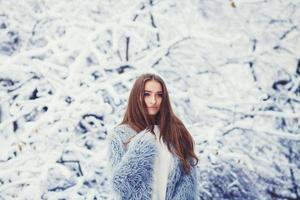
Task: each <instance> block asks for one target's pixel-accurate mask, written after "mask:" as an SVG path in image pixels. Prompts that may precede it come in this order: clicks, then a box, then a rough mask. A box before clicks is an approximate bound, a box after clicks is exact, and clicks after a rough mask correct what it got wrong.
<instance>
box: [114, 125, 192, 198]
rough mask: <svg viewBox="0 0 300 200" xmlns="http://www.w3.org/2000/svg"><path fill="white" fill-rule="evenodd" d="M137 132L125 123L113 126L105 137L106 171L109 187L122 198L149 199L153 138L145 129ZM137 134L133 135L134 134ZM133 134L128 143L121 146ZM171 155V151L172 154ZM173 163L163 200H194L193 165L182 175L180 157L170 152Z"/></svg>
mask: <svg viewBox="0 0 300 200" xmlns="http://www.w3.org/2000/svg"><path fill="white" fill-rule="evenodd" d="M136 134H137V133H136V132H135V131H134V130H133V129H131V128H130V127H129V126H128V125H126V124H122V125H119V126H117V127H116V128H114V130H113V131H112V132H111V134H110V135H109V137H108V142H109V143H108V144H109V150H108V154H109V156H108V157H109V159H108V161H109V171H110V172H111V174H110V182H111V184H112V190H113V192H114V193H116V195H117V196H118V197H117V199H122V200H127V199H128V200H151V198H152V197H151V195H152V180H153V176H152V175H153V166H154V159H155V156H156V153H157V149H156V145H155V137H154V135H152V133H150V132H149V131H147V130H144V131H141V132H140V133H138V134H137V135H136ZM134 135H136V136H134ZM132 136H134V137H133V139H132V140H131V141H130V143H129V144H128V146H127V147H126V146H125V145H124V143H125V142H127V141H128V140H129V138H131V137H132ZM172 155H173V154H172ZM173 160H174V161H173V162H174V164H173V165H174V166H173V168H172V170H171V171H170V173H169V177H168V182H167V192H166V200H194V199H197V195H198V194H197V188H198V187H197V177H196V167H192V168H191V171H190V173H189V174H188V175H185V174H184V172H183V168H182V167H181V163H180V160H179V159H178V157H177V156H175V155H173Z"/></svg>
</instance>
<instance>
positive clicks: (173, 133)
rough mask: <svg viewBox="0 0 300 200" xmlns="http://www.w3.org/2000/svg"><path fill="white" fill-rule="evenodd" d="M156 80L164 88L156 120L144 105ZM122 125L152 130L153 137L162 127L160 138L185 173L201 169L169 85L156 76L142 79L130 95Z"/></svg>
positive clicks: (142, 77) (136, 83) (137, 81)
mask: <svg viewBox="0 0 300 200" xmlns="http://www.w3.org/2000/svg"><path fill="white" fill-rule="evenodd" d="M149 80H155V81H157V82H158V83H160V84H161V86H162V90H163V91H162V93H163V94H162V95H163V96H162V102H161V105H160V110H159V112H158V113H157V114H156V115H155V118H154V119H153V117H151V116H149V115H148V114H147V110H146V103H145V101H144V89H145V83H146V82H147V81H149ZM122 124H128V125H129V126H130V127H131V128H132V129H134V130H135V131H136V132H140V131H142V130H144V129H149V130H151V131H152V133H153V128H154V125H155V124H157V125H159V128H160V137H161V138H162V139H163V141H164V142H165V143H166V144H167V146H168V149H169V151H170V152H172V153H175V154H176V155H177V156H178V157H179V159H180V161H181V164H182V166H183V169H184V172H185V173H186V174H187V173H189V172H190V169H191V165H193V166H194V165H197V163H198V158H197V156H196V154H195V152H194V141H193V138H192V136H191V134H190V133H189V131H188V130H187V129H186V127H185V126H184V124H183V123H182V121H181V120H180V119H179V118H178V117H176V115H175V114H174V112H173V110H172V107H171V103H170V99H169V94H168V90H167V87H166V84H165V83H164V81H163V80H162V78H161V77H159V76H158V75H155V74H142V75H141V76H139V77H138V78H137V79H136V81H135V83H134V85H133V88H132V90H131V92H130V95H129V100H128V106H127V110H126V112H125V115H124V118H123V121H122Z"/></svg>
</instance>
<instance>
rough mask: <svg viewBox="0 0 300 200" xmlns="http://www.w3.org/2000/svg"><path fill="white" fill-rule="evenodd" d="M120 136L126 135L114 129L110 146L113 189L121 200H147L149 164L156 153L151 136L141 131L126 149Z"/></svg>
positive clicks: (150, 173)
mask: <svg viewBox="0 0 300 200" xmlns="http://www.w3.org/2000/svg"><path fill="white" fill-rule="evenodd" d="M120 134H126V133H124V132H120V131H118V130H115V132H114V133H113V135H112V136H111V139H110V145H109V153H110V154H109V162H110V165H111V168H112V176H111V177H112V187H113V190H114V191H115V192H117V193H118V194H119V196H120V197H121V199H122V200H125V199H130V200H135V199H145V200H147V199H149V200H150V199H151V192H152V185H151V183H152V173H153V166H152V165H153V162H154V158H155V153H156V149H155V145H154V137H153V135H151V133H149V132H147V131H142V132H140V133H138V134H137V135H136V136H135V137H134V138H133V139H132V140H131V142H130V143H129V145H128V146H127V149H126V148H125V146H124V144H123V142H124V141H123V138H122V135H120ZM123 136H124V135H123Z"/></svg>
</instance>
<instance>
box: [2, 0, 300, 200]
mask: <svg viewBox="0 0 300 200" xmlns="http://www.w3.org/2000/svg"><path fill="white" fill-rule="evenodd" d="M299 19H300V1H299V0H232V1H230V0H214V1H212V0H185V1H183V0H182V1H181V0H159V1H158V0H130V1H125V0H118V1H117V0H89V1H81V0H70V1H62V0H47V1H46V0H27V1H25V0H24V1H17V0H0V199H1V200H4V199H5V200H6V199H72V200H74V199H75V200H77V199H109V198H110V192H109V184H108V182H107V170H109V169H107V168H106V162H107V161H106V147H107V146H106V140H105V139H106V137H107V134H109V131H110V130H111V129H112V128H113V127H114V126H115V125H116V124H117V123H119V122H120V120H121V117H122V115H123V112H124V109H125V107H126V102H127V97H128V94H129V90H130V89H131V86H132V84H133V81H134V79H135V78H136V77H137V76H138V75H139V74H141V73H144V72H153V73H157V74H159V75H161V76H162V77H163V78H164V80H165V81H166V83H167V86H168V89H169V92H170V97H171V100H172V103H173V108H174V110H175V112H176V114H177V115H178V116H179V117H180V118H181V119H182V120H183V121H184V123H185V124H186V126H187V128H188V129H189V130H190V132H191V134H192V135H193V137H194V139H195V141H196V148H197V153H198V156H199V158H200V163H199V165H198V169H199V172H200V173H199V174H200V175H199V187H200V188H199V189H200V191H201V193H200V198H201V199H204V200H208V199H251V200H253V199H266V200H269V199H280V200H281V199H282V200H296V199H300V20H299Z"/></svg>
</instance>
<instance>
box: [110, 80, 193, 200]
mask: <svg viewBox="0 0 300 200" xmlns="http://www.w3.org/2000/svg"><path fill="white" fill-rule="evenodd" d="M108 141H109V159H108V160H109V165H110V170H111V172H112V173H111V180H110V181H111V184H112V189H113V192H114V193H115V194H114V195H115V196H116V199H130V200H137V199H139V200H148V199H149V200H193V199H196V198H197V178H196V165H197V163H198V158H197V156H196V154H195V152H194V143H193V139H192V137H191V135H190V133H189V132H188V130H187V129H186V128H185V126H184V125H183V123H182V122H181V121H180V120H179V119H178V118H177V117H176V115H175V114H174V112H173V111H172V108H171V104H170V100H169V95H168V91H167V88H166V85H165V83H164V81H163V80H162V79H161V78H160V77H159V76H158V75H155V74H143V75H141V76H140V77H138V78H137V80H136V81H135V83H134V85H133V88H132V90H131V93H130V96H129V101H128V106H127V110H126V112H125V115H124V118H123V121H122V123H121V124H120V125H118V126H117V127H115V128H114V130H113V131H112V133H111V134H110V136H109V139H108Z"/></svg>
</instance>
